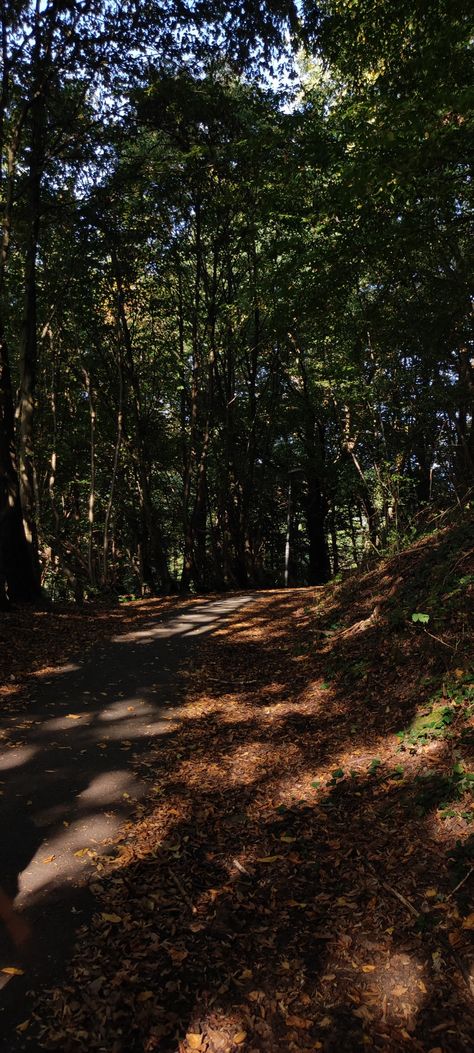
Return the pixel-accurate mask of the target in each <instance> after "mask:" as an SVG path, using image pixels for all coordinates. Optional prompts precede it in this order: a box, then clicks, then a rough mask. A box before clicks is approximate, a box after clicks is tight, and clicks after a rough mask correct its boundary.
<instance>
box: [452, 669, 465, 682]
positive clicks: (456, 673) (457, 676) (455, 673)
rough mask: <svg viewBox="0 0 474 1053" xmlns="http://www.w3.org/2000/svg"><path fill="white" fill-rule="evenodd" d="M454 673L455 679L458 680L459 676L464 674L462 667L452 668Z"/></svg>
mask: <svg viewBox="0 0 474 1053" xmlns="http://www.w3.org/2000/svg"><path fill="white" fill-rule="evenodd" d="M454 675H455V677H456V679H457V680H460V679H461V677H462V676H464V669H455V670H454Z"/></svg>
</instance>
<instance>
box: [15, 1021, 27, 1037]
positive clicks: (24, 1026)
mask: <svg viewBox="0 0 474 1053" xmlns="http://www.w3.org/2000/svg"><path fill="white" fill-rule="evenodd" d="M30 1023H31V1017H30V1018H29V1019H28V1020H23V1023H22V1024H17V1025H16V1028H15V1031H19V1032H20V1034H21V1033H22V1032H23V1031H26V1029H27V1028H28V1027H29V1026H30Z"/></svg>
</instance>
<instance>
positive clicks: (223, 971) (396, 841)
mask: <svg viewBox="0 0 474 1053" xmlns="http://www.w3.org/2000/svg"><path fill="white" fill-rule="evenodd" d="M458 555H459V553H458ZM461 555H462V552H461ZM430 558H431V549H430V548H429V546H428V545H427V546H426V548H423V545H421V546H420V547H419V548H417V549H416V550H411V551H410V552H409V553H408V554H404V556H403V555H402V556H401V557H399V558H398V562H397V561H394V562H393V561H392V562H390V563H388V564H386V565H385V566H384V567H382V568H381V569H379V570H378V571H373V572H371V573H370V574H369V575H367V576H366V578H365V579H354V580H353V581H352V582H349V583H348V584H346V585H342V586H339V587H333V588H328V589H325V590H311V589H307V590H295V591H287V592H271V593H263V594H261V595H260V596H259V597H258V599H257V600H256V602H255V603H254V604H253V605H252V606H250V607H248V608H247V610H246V611H245V612H244V614H242V613H240V614H239V615H238V616H237V617H236V618H234V619H233V621H232V622H231V623H230V625H227V626H225V627H224V628H221V629H220V630H219V631H217V632H215V633H214V634H213V636H212V637H211V638H209V639H207V640H203V642H202V646H201V648H200V651H199V662H198V664H197V665H195V666H194V668H192V669H191V670H189V673H188V676H187V694H186V697H185V700H184V702H183V705H182V708H181V713H180V720H179V722H178V723H177V727H176V729H175V730H173V732H172V733H171V734H168V735H166V737H164V738H163V740H162V742H161V743H160V744H159V746H158V748H157V750H156V753H155V755H154V757H153V758H151V759H150V758H148V759H147V764H146V765H145V764H143V765H142V768H141V770H140V774H141V776H142V777H145V778H148V779H149V783H150V794H149V801H148V804H147V808H146V810H145V812H143V806H142V807H141V809H140V812H139V814H138V815H137V818H136V821H130V822H129V823H128V826H127V829H126V830H125V831H124V836H123V839H122V840H121V842H120V843H119V844H118V845H117V849H116V854H115V857H114V858H113V859H111V861H110V863H109V864H106V863H105V862H104V860H103V859H102V860H101V861H100V862H99V863H98V865H97V872H96V875H95V877H94V881H93V884H92V891H93V893H94V894H95V896H96V897H97V913H96V914H95V916H94V918H93V921H92V924H91V925H90V926H87V927H85V928H84V929H83V930H82V931H81V932H80V933H79V939H78V943H77V952H76V954H75V957H74V960H73V962H72V964H71V968H70V972H69V975H68V977H67V980H66V982H65V983H64V985H62V986H60V987H56V988H55V989H54V990H52V991H51V992H49V994H48V995H47V996H44V997H43V998H42V1000H41V1002H40V1004H39V1005H38V1007H37V1011H36V1014H35V1020H36V1024H35V1028H36V1030H35V1033H36V1035H37V1037H38V1039H39V1042H40V1044H41V1046H42V1047H43V1048H46V1049H57V1050H61V1051H62V1053H82V1051H84V1050H91V1051H97V1053H99V1051H100V1050H104V1049H106V1050H107V1051H108V1053H125V1051H127V1053H128V1051H138V1050H140V1051H143V1053H152V1051H154V1050H159V1051H160V1053H166V1051H168V1053H189V1051H190V1050H193V1049H194V1050H201V1051H202V1053H233V1051H235V1050H237V1049H245V1050H246V1051H248V1053H274V1051H275V1050H282V1051H283V1050H285V1051H290V1053H291V1051H295V1053H309V1051H313V1050H323V1051H324V1053H354V1051H355V1050H358V1049H362V1050H374V1051H379V1053H397V1051H401V1050H403V1051H406V1050H414V1051H417V1053H435V1051H436V1053H438V1051H441V1053H461V1051H465V1050H468V1049H470V1048H472V1039H473V1034H474V1032H473V1018H472V1005H473V992H472V987H470V983H471V980H470V976H471V973H472V966H471V964H470V959H469V948H470V944H469V938H470V929H471V927H472V926H471V919H472V906H471V909H469V895H470V892H471V888H470V882H469V881H468V880H464V879H465V878H466V877H467V874H468V871H469V863H468V862H467V839H468V833H469V824H468V819H466V818H463V812H464V815H468V812H467V811H466V809H467V804H466V802H465V801H464V799H459V800H458V801H457V803H456V806H455V808H454V809H453V814H452V815H451V816H447V817H445V818H444V819H443V818H442V813H441V810H440V808H439V805H440V804H441V801H440V800H439V795H437V785H438V783H437V782H436V780H438V781H439V785H440V786H441V788H442V791H443V793H444V792H446V786H449V775H450V773H451V772H452V770H453V763H455V762H456V761H457V762H459V756H460V755H461V753H462V760H463V764H464V765H466V767H467V765H468V763H469V757H468V754H469V748H470V745H471V746H472V731H471V730H470V725H469V710H468V707H467V705H466V706H464V708H463V717H462V720H459V721H458V723H457V724H456V722H455V723H454V731H453V732H452V737H451V738H436V737H435V738H433V739H432V740H430V739H427V741H424V742H421V743H416V742H415V744H414V745H413V746H410V745H407V746H405V747H404V746H403V743H402V752H400V739H399V738H397V735H396V732H397V731H400V730H401V729H403V728H406V727H407V726H408V725H409V724H410V722H411V721H412V720H413V718H414V717H415V715H416V713H417V711H418V710H419V707H420V706H423V705H425V706H426V705H427V701H428V699H429V698H430V697H431V696H432V695H433V694H434V693H435V691H437V690H438V691H440V692H441V697H442V698H445V699H446V702H448V701H449V698H448V695H449V687H448V686H447V685H449V683H451V682H454V681H455V680H456V673H455V669H458V671H459V670H461V671H464V670H465V669H466V667H467V653H466V651H467V642H468V639H469V637H468V635H467V632H466V619H467V614H466V609H465V608H463V609H462V610H461V605H459V608H456V609H455V610H454V611H453V617H452V618H451V619H450V618H448V619H447V621H446V624H445V625H444V627H443V634H442V635H443V639H445V640H446V641H447V642H448V643H449V644H450V648H451V650H450V649H449V648H448V647H444V646H443V645H442V644H439V642H437V641H436V640H435V639H433V638H431V637H430V636H428V634H426V633H424V632H423V631H418V630H416V629H414V627H413V625H412V624H411V622H410V619H409V617H408V615H405V616H404V618H403V619H402V620H401V621H397V620H396V619H395V620H391V611H392V609H393V608H392V606H391V605H392V604H393V603H394V601H396V602H397V603H398V604H399V605H403V604H404V603H406V605H407V611H408V612H409V610H410V605H411V604H412V598H411V595H410V594H409V593H408V595H406V591H407V590H409V589H410V588H411V587H412V585H413V575H414V574H418V575H419V576H422V575H423V574H424V573H425V570H424V568H425V564H426V565H427V566H428V569H427V570H426V574H427V575H430V574H431V570H430V566H429V561H430ZM437 559H438V561H439V559H440V552H439V551H438V553H437ZM423 580H424V579H423ZM355 581H357V599H356V601H354V583H355ZM422 584H423V583H422ZM404 590H405V592H404ZM415 599H416V597H415ZM375 602H376V603H377V604H378V606H379V611H378V613H377V617H375V618H373V619H372V618H370V614H371V610H372V609H373V607H374V603H375ZM413 602H415V601H413ZM414 609H415V608H414ZM364 620H367V622H368V624H366V625H365V627H364V629H363V630H361V631H357V632H355V633H352V632H351V631H350V629H351V625H357V626H359V628H360V623H361V622H363V621H364ZM435 635H438V634H437V633H435ZM451 651H452V652H453V653H451ZM458 679H460V678H459V677H458ZM467 690H468V689H467ZM463 705H464V703H463ZM469 735H470V736H471V737H469ZM456 785H457V784H456ZM427 786H428V787H429V793H428V795H427V793H426V787H427ZM430 794H431V796H430ZM457 886H459V887H457Z"/></svg>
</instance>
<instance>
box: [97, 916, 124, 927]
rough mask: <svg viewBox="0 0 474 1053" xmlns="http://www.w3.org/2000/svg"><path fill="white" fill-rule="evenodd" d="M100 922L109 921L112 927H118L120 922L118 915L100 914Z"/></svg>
mask: <svg viewBox="0 0 474 1053" xmlns="http://www.w3.org/2000/svg"><path fill="white" fill-rule="evenodd" d="M100 916H101V918H102V921H110V922H111V924H112V925H118V924H119V922H121V921H122V919H121V917H120V915H119V914H101V915H100Z"/></svg>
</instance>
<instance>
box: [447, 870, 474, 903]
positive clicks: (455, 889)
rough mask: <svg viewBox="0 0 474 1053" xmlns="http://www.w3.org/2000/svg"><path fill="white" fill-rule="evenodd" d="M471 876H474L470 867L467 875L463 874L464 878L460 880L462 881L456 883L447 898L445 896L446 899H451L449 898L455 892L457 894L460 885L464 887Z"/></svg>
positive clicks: (473, 871)
mask: <svg viewBox="0 0 474 1053" xmlns="http://www.w3.org/2000/svg"><path fill="white" fill-rule="evenodd" d="M471 874H474V867H471V869H470V870H468V872H467V874H465V876H464V877H463V878H462V880H461V881H458V884H457V885H456V888H453V890H452V892H450V893H449V896H446V899H451V896H454V894H455V892H457V891H458V889H460V888H461V885H464V884H465V882H466V881H468V880H469V878H470V876H471Z"/></svg>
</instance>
